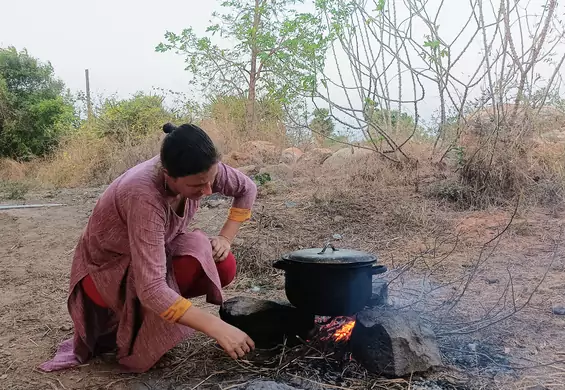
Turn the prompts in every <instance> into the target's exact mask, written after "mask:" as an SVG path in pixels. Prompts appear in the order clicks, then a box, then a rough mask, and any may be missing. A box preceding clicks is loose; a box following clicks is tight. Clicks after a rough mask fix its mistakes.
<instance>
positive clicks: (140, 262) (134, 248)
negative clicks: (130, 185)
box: [126, 195, 181, 315]
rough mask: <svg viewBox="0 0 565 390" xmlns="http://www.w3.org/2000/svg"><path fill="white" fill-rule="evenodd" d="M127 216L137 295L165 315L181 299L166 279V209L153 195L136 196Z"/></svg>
mask: <svg viewBox="0 0 565 390" xmlns="http://www.w3.org/2000/svg"><path fill="white" fill-rule="evenodd" d="M126 218H127V226H128V236H129V243H130V251H131V266H132V271H133V275H134V278H135V289H136V291H137V295H138V297H139V300H140V301H141V304H142V305H143V306H145V307H147V308H148V309H150V310H152V311H154V312H155V313H157V314H158V315H161V314H162V313H164V312H165V311H166V310H167V309H168V308H170V307H171V306H172V305H173V304H174V303H175V302H176V301H177V300H178V299H179V298H181V297H180V295H179V294H178V293H177V292H176V291H175V290H173V289H172V288H170V287H169V286H168V285H167V282H166V274H167V270H166V267H167V266H166V264H167V261H166V253H165V225H166V218H167V216H166V210H164V208H163V206H162V205H160V204H155V201H154V200H152V199H151V198H149V197H143V196H141V197H140V196H135V195H133V196H131V197H130V200H129V207H128V212H127V215H126Z"/></svg>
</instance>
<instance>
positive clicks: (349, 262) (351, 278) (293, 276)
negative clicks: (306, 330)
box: [273, 244, 387, 317]
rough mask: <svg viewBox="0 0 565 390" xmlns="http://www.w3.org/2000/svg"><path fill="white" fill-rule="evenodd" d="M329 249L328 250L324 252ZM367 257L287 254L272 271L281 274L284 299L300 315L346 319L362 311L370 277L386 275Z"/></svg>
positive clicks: (340, 252)
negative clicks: (274, 270)
mask: <svg viewBox="0 0 565 390" xmlns="http://www.w3.org/2000/svg"><path fill="white" fill-rule="evenodd" d="M328 248H331V250H328ZM376 262H377V257H376V256H373V255H371V254H369V253H365V252H360V251H355V250H346V249H336V248H335V247H334V246H333V245H332V244H327V245H326V246H325V247H324V248H313V249H303V250H299V251H296V252H291V253H288V254H286V255H284V256H282V259H281V260H278V261H276V262H275V263H274V264H273V267H275V268H277V269H281V270H284V271H285V292H286V297H287V298H288V300H289V301H290V303H291V304H293V305H294V306H295V307H296V308H298V309H300V310H301V311H304V312H308V313H312V314H317V315H320V316H332V317H334V316H348V315H353V314H355V313H357V312H359V311H360V310H362V309H363V308H364V307H365V305H366V304H367V302H368V301H369V299H370V298H371V294H372V278H373V275H376V274H381V273H383V272H386V271H387V268H386V267H385V266H384V265H375V264H376Z"/></svg>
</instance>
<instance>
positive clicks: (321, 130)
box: [310, 108, 335, 138]
mask: <svg viewBox="0 0 565 390" xmlns="http://www.w3.org/2000/svg"><path fill="white" fill-rule="evenodd" d="M312 115H313V116H314V118H313V119H312V121H311V122H310V129H312V131H313V132H314V134H315V136H316V137H321V138H325V137H331V136H333V134H334V130H335V126H334V123H333V121H332V118H331V117H330V111H329V110H328V109H327V108H316V109H314V112H313V113H312Z"/></svg>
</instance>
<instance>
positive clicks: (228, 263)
mask: <svg viewBox="0 0 565 390" xmlns="http://www.w3.org/2000/svg"><path fill="white" fill-rule="evenodd" d="M216 268H217V269H218V275H219V276H220V283H221V284H222V287H225V286H227V285H228V284H230V283H231V282H233V280H234V279H235V274H236V272H237V262H236V260H235V256H234V255H233V253H231V252H229V253H228V256H227V257H226V259H225V260H224V261H221V262H219V263H216Z"/></svg>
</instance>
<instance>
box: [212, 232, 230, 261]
mask: <svg viewBox="0 0 565 390" xmlns="http://www.w3.org/2000/svg"><path fill="white" fill-rule="evenodd" d="M210 243H211V244H212V255H213V256H214V261H215V262H216V263H219V262H221V261H224V260H225V259H226V257H227V256H228V254H229V253H230V249H231V243H230V241H229V240H228V239H227V238H226V237H224V236H217V237H212V238H211V239H210Z"/></svg>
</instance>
